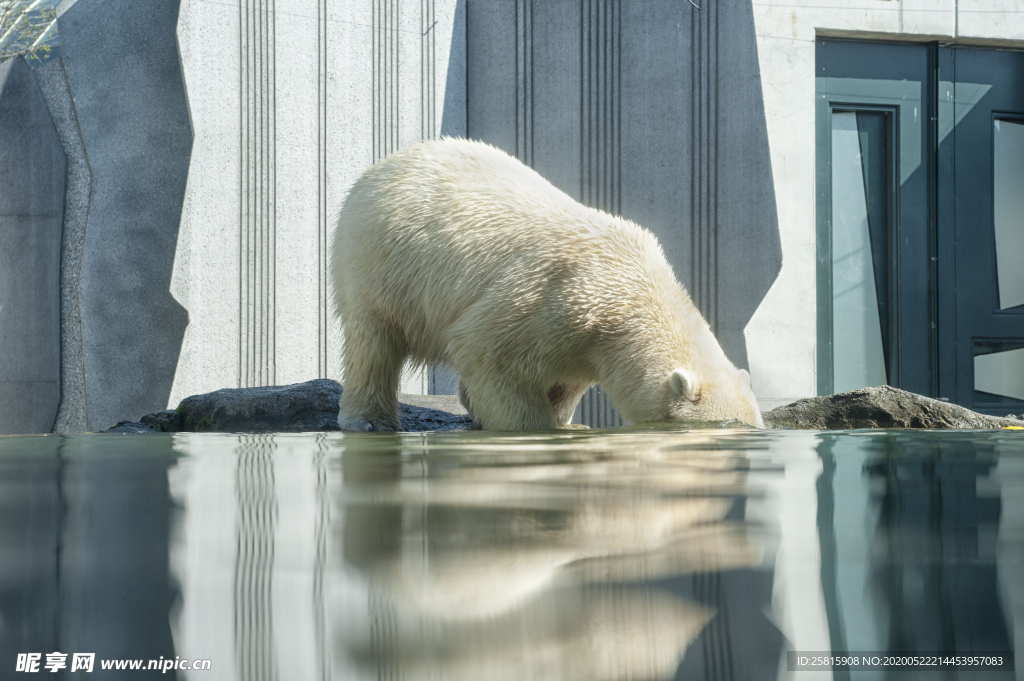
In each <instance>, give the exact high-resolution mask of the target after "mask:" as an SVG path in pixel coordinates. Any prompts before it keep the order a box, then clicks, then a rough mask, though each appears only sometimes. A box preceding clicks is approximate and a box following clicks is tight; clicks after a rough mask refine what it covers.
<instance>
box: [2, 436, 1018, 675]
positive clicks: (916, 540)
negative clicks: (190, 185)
mask: <svg viewBox="0 0 1024 681" xmlns="http://www.w3.org/2000/svg"><path fill="white" fill-rule="evenodd" d="M830 650H832V651H876V652H879V651H880V652H884V651H899V652H904V653H906V652H921V653H937V652H944V653H948V654H953V653H961V654H963V653H976V652H983V651H990V652H999V653H1001V654H1006V653H1007V652H1011V651H1013V650H1016V651H1017V652H1018V657H1021V658H1022V659H1024V433H1015V432H1001V433H965V432H945V433H942V432H896V431H893V432H870V431H855V432H848V433H812V432H751V431H740V430H736V431H691V432H678V431H644V430H624V431H618V432H598V431H591V432H571V433H566V434H558V435H536V436H522V437H512V436H503V435H488V434H483V433H478V432H477V433H473V432H463V433H430V434H408V435H383V434H377V435H342V434H338V433H332V434H327V433H318V434H300V435H295V434H280V435H208V434H175V435H151V436H150V435H146V436H121V435H85V436H76V437H60V436H41V437H0V678H3V679H6V678H9V677H10V678H32V677H33V675H32V674H17V673H15V672H13V670H14V669H15V661H16V658H17V655H18V653H26V652H33V651H34V652H41V653H43V654H44V655H43V657H44V661H45V653H47V652H51V651H63V652H65V653H68V654H69V657H70V654H71V653H73V652H95V654H96V659H97V663H96V665H97V668H96V669H95V671H93V672H92V673H80V672H76V673H75V674H71V673H69V672H67V670H63V671H61V672H58V673H56V674H52V673H48V672H44V673H45V674H46V676H47V677H49V678H82V679H97V678H139V679H141V678H147V679H148V678H175V677H177V678H183V679H184V678H188V679H208V680H209V679H218V680H220V679H225V680H231V679H239V680H243V681H256V680H262V679H289V680H290V679H394V680H403V681H405V680H414V679H415V680H419V679H440V680H451V681H460V680H465V681H471V680H472V681H488V680H509V681H512V680H521V679H558V680H573V679H579V680H581V681H583V680H586V681H600V680H604V679H607V680H619V679H633V680H650V681H654V680H657V679H782V678H792V679H804V680H810V679H832V678H835V679H846V678H853V679H858V680H867V679H887V678H899V679H914V678H922V679H923V678H929V679H931V678H943V679H959V678H963V679H967V678H979V679H1011V678H1015V676H1014V673H1013V672H1012V671H1003V672H985V673H979V672H967V671H959V672H958V671H952V670H948V669H946V670H940V669H933V670H929V671H918V672H900V673H895V672H891V671H874V672H871V671H868V672H856V673H850V672H847V671H843V670H836V671H832V670H819V671H792V670H790V669H789V667H788V665H787V658H786V651H830ZM101 658H104V659H115V658H139V659H159V658H163V659H165V660H171V659H175V658H179V659H191V660H195V659H206V660H209V661H210V665H211V669H210V671H184V670H181V669H179V670H177V671H175V670H171V671H169V672H168V673H166V674H162V675H161V674H158V673H156V674H155V673H154V672H144V671H141V672H138V671H137V672H127V671H122V672H115V671H104V670H101V669H99V662H98V661H99V660H100V659H101Z"/></svg>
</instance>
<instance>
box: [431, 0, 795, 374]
mask: <svg viewBox="0 0 1024 681" xmlns="http://www.w3.org/2000/svg"><path fill="white" fill-rule="evenodd" d="M699 4H700V7H699V8H698V7H694V6H693V5H692V4H690V3H687V2H680V1H679V0H649V1H646V2H635V3H620V2H617V1H616V0H583V1H577V0H556V1H553V2H543V3H541V2H533V1H532V0H516V1H515V2H504V1H502V0H476V1H474V2H470V3H469V4H468V12H467V16H466V30H467V59H466V64H467V73H466V81H467V85H466V87H467V98H466V101H467V130H468V136H469V137H471V138H476V139H482V140H486V141H488V142H491V143H492V144H495V145H497V146H500V147H502V148H503V149H505V150H506V151H508V152H510V153H513V154H516V155H517V156H518V157H519V158H520V159H521V160H523V161H524V162H526V163H528V164H530V165H532V166H533V167H534V168H536V169H537V170H538V171H539V172H540V173H541V174H542V175H544V176H545V177H547V178H548V179H550V180H551V181H552V182H554V184H555V185H557V186H558V187H560V188H561V189H562V190H564V191H565V192H567V193H568V194H570V195H571V196H573V197H574V198H576V199H578V200H581V201H582V202H583V203H586V204H589V205H592V206H595V207H598V208H602V209H605V210H608V211H610V212H613V213H620V214H622V215H624V216H626V217H628V218H630V219H633V220H635V221H637V222H639V223H640V224H642V225H644V226H646V227H647V228H648V229H650V230H652V231H653V232H654V233H655V234H657V235H658V237H659V239H660V240H661V242H662V244H663V246H664V247H665V252H666V255H667V256H668V259H669V261H670V262H671V263H672V265H673V267H674V268H675V271H676V274H677V276H679V278H680V280H681V281H683V282H684V283H685V284H686V285H687V287H688V289H689V290H690V293H691V296H692V297H693V299H694V302H695V303H696V304H697V305H698V307H700V309H701V311H702V312H703V313H704V315H705V317H706V318H707V319H708V322H709V323H710V324H711V326H712V328H713V329H714V330H715V331H716V333H717V335H718V337H719V340H720V341H721V343H722V346H723V347H724V348H725V350H726V352H727V353H728V354H729V356H730V358H731V359H732V360H733V361H734V362H735V363H736V364H737V365H739V366H746V365H747V353H746V345H745V342H744V337H743V329H744V327H745V326H746V324H747V322H748V321H749V320H750V318H751V316H752V315H753V313H754V311H755V310H756V309H757V306H758V305H759V304H760V302H761V300H762V299H763V298H764V296H765V294H766V292H767V291H768V288H769V287H770V286H771V284H772V282H774V280H775V277H776V276H777V275H778V273H779V270H780V268H781V265H782V253H781V246H780V240H779V229H778V219H777V213H776V207H775V195H774V188H773V183H772V175H771V165H770V159H769V150H768V139H767V130H766V125H765V115H764V103H763V98H762V94H761V87H760V71H759V67H758V61H757V44H756V40H755V34H754V19H753V10H752V7H751V3H750V2H749V0H748V1H745V2H704V3H699ZM449 76H451V74H449Z"/></svg>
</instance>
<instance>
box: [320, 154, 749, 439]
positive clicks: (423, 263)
mask: <svg viewBox="0 0 1024 681" xmlns="http://www.w3.org/2000/svg"><path fill="white" fill-rule="evenodd" d="M332 268H333V276H334V295H335V304H336V307H337V311H338V312H339V314H340V316H341V321H342V327H343V332H344V355H343V362H344V387H345V389H344V393H343V396H342V400H341V410H340V415H339V425H340V426H341V427H342V429H345V430H396V429H398V426H399V422H398V416H397V406H398V405H397V400H396V390H397V387H398V380H399V374H400V372H401V369H402V365H403V363H404V360H406V359H407V358H409V359H412V360H413V361H415V362H417V363H420V364H433V363H441V364H447V365H450V366H452V367H454V368H455V369H457V370H458V371H459V373H460V374H461V379H462V394H463V400H464V403H466V402H468V404H466V407H467V408H468V409H469V410H470V413H471V414H472V416H473V418H474V420H475V421H476V422H477V423H479V424H480V425H481V426H482V427H483V428H485V429H489V430H538V429H550V428H557V427H561V426H565V425H566V424H568V423H569V420H570V419H571V417H572V414H573V411H574V410H575V408H576V405H577V403H578V402H579V399H580V397H581V396H582V394H583V392H584V391H585V390H586V389H587V388H588V387H589V386H591V385H593V384H595V383H598V384H600V385H601V386H602V387H603V388H604V390H605V391H606V392H607V393H608V395H609V397H610V399H611V401H612V403H613V404H614V405H615V407H616V408H617V409H618V410H619V412H620V413H621V414H622V416H623V418H624V419H625V420H626V421H627V422H643V421H660V420H689V419H696V420H719V419H737V420H740V421H744V422H746V423H749V424H752V425H756V426H759V427H760V426H763V423H762V420H761V414H760V412H759V410H758V408H757V402H756V400H755V399H754V395H753V392H752V391H751V388H750V378H749V376H748V375H747V373H746V372H745V371H741V370H738V369H736V368H735V367H734V366H733V365H732V363H731V362H730V361H729V360H728V358H727V357H726V356H725V353H724V352H723V351H722V349H721V347H720V346H719V344H718V342H717V340H715V337H714V336H713V335H712V333H711V330H710V329H709V328H708V325H707V323H706V322H705V321H704V319H703V317H701V315H700V312H699V311H698V310H697V308H696V307H695V306H694V305H693V303H692V302H691V301H690V298H689V296H688V295H687V294H686V292H685V291H684V290H683V287H682V286H681V285H680V284H679V283H678V282H677V281H676V279H675V276H674V275H673V273H672V268H671V267H670V266H669V264H668V262H667V261H666V260H665V256H664V254H663V253H662V249H661V246H660V245H659V244H658V241H657V240H656V239H655V237H654V236H653V235H652V234H651V233H650V232H648V231H647V230H645V229H643V228H641V227H640V226H638V225H636V224H634V223H633V222H630V221H629V220H626V219H624V218H621V217H617V216H614V215H610V214H608V213H605V212H602V211H600V210H595V209H592V208H587V207H586V206H583V205H581V204H579V203H577V202H576V201H574V200H573V199H572V198H570V197H569V196H568V195H566V194H564V193H563V192H561V191H560V190H558V189H556V188H555V187H554V186H553V185H552V184H551V183H549V182H548V181H547V180H545V179H544V178H543V177H541V176H540V175H538V174H537V173H536V172H534V171H533V170H532V169H530V168H528V167H527V166H525V165H523V164H522V163H520V162H519V161H517V160H516V159H514V158H513V157H511V156H509V155H508V154H506V153H505V152H503V151H501V150H499V149H497V148H495V147H492V146H489V145H486V144H483V143H480V142H473V141H468V140H460V139H441V140H435V141H430V142H424V143H421V144H418V145H415V146H412V147H409V148H407V149H405V150H403V151H400V152H398V153H395V154H393V155H392V156H390V157H388V158H387V159H385V160H383V161H381V162H379V163H377V164H376V165H374V166H373V167H371V168H370V169H369V170H367V171H366V172H365V173H364V174H363V175H362V176H361V177H360V178H359V180H358V181H357V182H356V183H355V185H354V186H353V187H352V190H351V192H350V193H349V195H348V198H347V199H346V201H345V205H344V207H343V208H342V211H341V215H340V217H339V219H338V226H337V232H336V234H335V238H334V244H333V251H332Z"/></svg>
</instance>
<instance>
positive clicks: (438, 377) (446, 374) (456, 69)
mask: <svg viewBox="0 0 1024 681" xmlns="http://www.w3.org/2000/svg"><path fill="white" fill-rule="evenodd" d="M452 24H453V28H452V42H451V49H450V51H449V57H448V72H447V74H446V76H445V87H444V104H443V108H442V109H441V135H442V136H443V137H467V136H468V135H467V134H466V101H467V100H466V97H467V95H468V94H469V93H468V89H467V84H466V71H467V70H468V68H469V67H468V66H467V64H466V56H467V55H466V30H467V29H466V2H465V0H458V2H456V4H455V12H454V18H453V21H452ZM428 381H429V384H428V390H427V392H429V393H430V394H431V395H454V394H456V393H457V392H458V388H459V376H458V374H457V373H455V371H454V370H452V369H451V368H449V367H446V366H433V367H431V368H430V374H429V378H428Z"/></svg>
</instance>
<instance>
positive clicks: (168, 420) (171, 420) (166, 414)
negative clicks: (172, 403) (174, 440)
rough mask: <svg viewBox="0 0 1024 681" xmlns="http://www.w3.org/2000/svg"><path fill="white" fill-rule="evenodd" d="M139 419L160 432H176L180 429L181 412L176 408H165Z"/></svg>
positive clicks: (143, 423)
mask: <svg viewBox="0 0 1024 681" xmlns="http://www.w3.org/2000/svg"><path fill="white" fill-rule="evenodd" d="M139 421H140V422H141V423H142V425H144V426H148V427H150V428H152V429H153V430H155V431H158V432H161V433H176V432H177V431H179V430H181V414H179V413H178V410H177V409H166V410H164V411H158V412H156V413H153V414H146V415H145V416H143V417H142V418H140V419H139Z"/></svg>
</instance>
